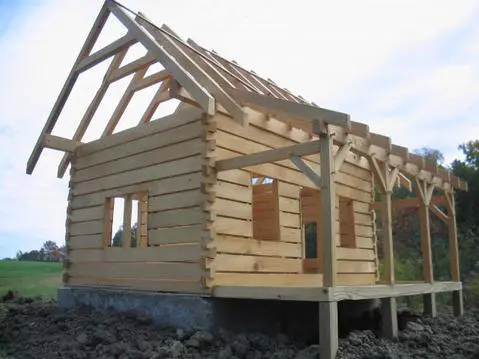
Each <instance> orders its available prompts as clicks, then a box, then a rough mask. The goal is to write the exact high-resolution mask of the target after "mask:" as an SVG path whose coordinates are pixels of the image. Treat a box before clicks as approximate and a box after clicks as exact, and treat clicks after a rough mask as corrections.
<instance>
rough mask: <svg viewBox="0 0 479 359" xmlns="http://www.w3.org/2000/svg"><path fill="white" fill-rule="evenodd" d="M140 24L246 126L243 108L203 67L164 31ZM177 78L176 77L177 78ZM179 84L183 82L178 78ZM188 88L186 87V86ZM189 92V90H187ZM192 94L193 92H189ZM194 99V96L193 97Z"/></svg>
mask: <svg viewBox="0 0 479 359" xmlns="http://www.w3.org/2000/svg"><path fill="white" fill-rule="evenodd" d="M140 23H141V24H142V25H143V26H144V27H145V28H146V29H147V30H148V31H149V33H150V34H151V35H152V36H153V37H154V38H155V39H156V40H157V41H158V42H159V43H160V44H161V45H162V46H163V48H164V49H165V50H166V51H168V52H169V53H170V54H171V55H172V56H174V57H175V58H176V60H177V61H178V63H180V64H181V65H182V66H183V67H184V68H185V69H187V70H188V72H189V73H190V74H191V76H193V77H194V78H195V79H197V80H198V81H200V83H201V84H202V85H203V86H204V88H205V89H206V90H208V91H209V92H210V93H211V94H212V95H213V96H214V97H215V98H216V100H217V101H218V102H219V103H221V104H222V105H223V107H224V108H225V109H226V111H227V112H228V113H229V114H230V115H231V116H232V117H233V118H234V119H235V120H237V121H238V122H239V123H241V124H242V125H246V124H247V122H246V114H245V113H244V111H243V109H242V108H241V106H240V105H239V104H238V103H237V102H236V101H235V100H234V99H233V98H232V97H231V96H230V95H229V94H228V93H227V92H226V91H225V90H224V89H223V88H222V87H221V86H220V85H219V84H218V83H217V82H216V81H215V80H214V79H213V78H212V77H211V76H210V75H209V74H208V73H207V72H206V71H205V70H204V69H203V68H202V67H201V66H199V65H198V63H196V62H195V60H194V59H192V58H191V57H190V56H189V55H188V54H187V53H186V52H185V51H184V50H183V49H182V48H181V47H180V46H178V44H177V43H176V42H175V41H173V39H172V38H171V37H170V36H168V35H165V34H164V33H163V32H162V31H160V30H158V29H156V28H155V27H154V26H152V25H151V24H150V23H148V22H146V21H144V20H140ZM175 78H176V77H175ZM176 80H178V82H180V83H181V80H180V79H178V78H176ZM185 88H186V86H185ZM187 90H188V89H187ZM188 92H190V93H191V91H188ZM193 97H194V96H193Z"/></svg>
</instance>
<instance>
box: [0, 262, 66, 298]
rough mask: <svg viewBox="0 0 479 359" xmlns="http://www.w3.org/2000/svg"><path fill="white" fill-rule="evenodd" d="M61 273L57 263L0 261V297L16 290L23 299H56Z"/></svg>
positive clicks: (61, 267)
mask: <svg viewBox="0 0 479 359" xmlns="http://www.w3.org/2000/svg"><path fill="white" fill-rule="evenodd" d="M62 271H63V266H62V264H61V263H58V262H28V261H4V260H0V296H3V295H4V294H5V293H7V292H8V291H9V290H16V291H18V292H19V293H20V294H21V295H22V296H24V297H35V296H41V297H43V298H56V291H57V288H58V287H59V286H60V285H61V281H62Z"/></svg>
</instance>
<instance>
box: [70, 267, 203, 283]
mask: <svg viewBox="0 0 479 359" xmlns="http://www.w3.org/2000/svg"><path fill="white" fill-rule="evenodd" d="M68 274H69V275H70V276H73V277H98V276H102V277H108V278H125V279H126V278H134V279H140V280H145V279H173V280H186V281H197V280H200V277H201V276H202V275H204V274H205V270H204V268H203V265H201V264H200V263H199V262H198V263H169V262H148V263H131V262H109V263H72V264H71V265H70V267H69V268H68Z"/></svg>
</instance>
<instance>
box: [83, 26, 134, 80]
mask: <svg viewBox="0 0 479 359" xmlns="http://www.w3.org/2000/svg"><path fill="white" fill-rule="evenodd" d="M136 42H137V40H136V39H135V38H134V37H133V36H132V35H131V34H130V33H127V34H126V35H125V36H122V37H121V38H119V39H118V40H115V41H113V42H112V43H111V44H109V45H107V46H105V47H104V48H102V49H101V50H98V51H97V52H95V53H93V54H91V55H90V56H88V57H85V58H83V59H82V60H81V61H80V63H79V64H78V65H77V66H76V71H78V72H83V71H86V70H88V69H90V68H92V67H93V66H95V65H97V64H99V63H100V62H102V61H104V60H106V59H107V58H109V57H111V56H113V55H115V54H117V53H119V52H121V51H123V50H126V49H128V48H129V47H130V46H131V45H133V44H135V43H136Z"/></svg>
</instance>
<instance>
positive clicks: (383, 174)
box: [369, 157, 399, 339]
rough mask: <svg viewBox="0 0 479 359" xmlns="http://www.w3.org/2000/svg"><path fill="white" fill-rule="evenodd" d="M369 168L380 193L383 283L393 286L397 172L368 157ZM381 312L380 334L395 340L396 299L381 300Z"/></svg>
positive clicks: (396, 330)
mask: <svg viewBox="0 0 479 359" xmlns="http://www.w3.org/2000/svg"><path fill="white" fill-rule="evenodd" d="M369 160H370V164H371V167H372V169H373V171H374V173H375V174H376V178H377V180H378V181H377V182H378V185H379V189H380V191H381V203H380V207H379V208H380V211H381V224H382V232H383V259H384V272H385V281H386V283H387V284H389V285H394V283H395V276H394V246H393V231H392V209H391V194H392V190H393V187H394V185H395V183H396V180H397V176H398V173H399V172H398V170H397V169H392V170H390V169H389V166H388V164H387V163H378V161H377V160H376V159H375V158H374V157H370V158H369ZM381 311H382V320H383V323H382V334H383V336H385V337H386V338H391V339H392V338H395V337H397V335H398V321H397V303H396V298H383V299H382V301H381Z"/></svg>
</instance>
